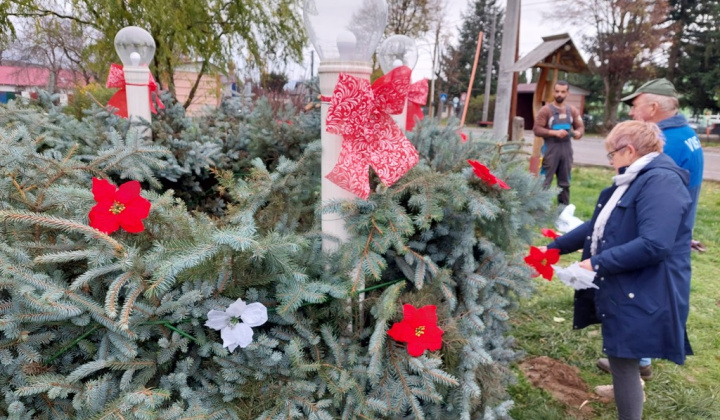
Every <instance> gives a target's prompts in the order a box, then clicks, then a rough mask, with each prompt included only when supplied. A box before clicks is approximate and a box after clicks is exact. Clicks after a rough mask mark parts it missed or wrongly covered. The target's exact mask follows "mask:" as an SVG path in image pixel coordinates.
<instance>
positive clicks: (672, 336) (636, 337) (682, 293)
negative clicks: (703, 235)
mask: <svg viewBox="0 0 720 420" xmlns="http://www.w3.org/2000/svg"><path fill="white" fill-rule="evenodd" d="M688 178H689V176H688V173H687V171H685V170H683V169H681V168H679V167H678V166H677V165H676V164H675V163H674V162H673V160H672V159H671V158H670V157H668V156H667V155H665V154H660V155H659V156H658V157H656V158H655V159H653V160H652V161H651V162H650V163H649V164H648V165H647V166H646V167H645V168H643V169H642V170H641V171H640V173H639V174H638V176H637V178H635V180H634V181H633V182H632V183H631V184H630V186H629V188H628V189H627V191H626V192H625V194H624V195H623V196H622V197H621V198H620V201H619V202H618V204H617V206H616V207H615V209H614V210H613V212H612V213H611V214H610V217H609V219H608V221H607V224H606V225H605V232H604V235H603V238H601V240H600V243H598V249H597V253H596V255H595V256H593V257H592V258H591V260H590V261H591V263H592V266H593V267H594V268H595V271H596V275H595V284H596V285H597V286H598V287H599V289H597V290H595V289H585V290H578V291H577V292H576V293H575V314H574V315H575V316H574V322H573V328H584V327H586V326H588V325H590V324H595V323H598V322H600V323H602V334H603V351H604V352H605V353H606V354H608V355H609V356H613V357H622V358H630V359H640V358H642V357H651V358H661V359H668V360H672V361H673V362H675V363H678V364H683V363H684V361H685V356H687V355H691V354H692V349H691V348H690V342H689V341H688V339H687V334H686V331H685V324H686V322H687V317H688V311H689V298H690V240H691V238H692V230H691V229H690V228H689V227H688V224H687V218H688V217H690V207H691V199H690V194H689V192H688V189H687V183H688ZM615 188H616V186H615V185H613V186H612V187H610V188H607V189H605V190H603V191H602V192H601V193H600V197H599V199H598V202H597V206H596V207H595V212H594V214H593V217H592V219H591V220H590V221H588V222H585V223H583V224H582V225H580V226H578V227H577V228H576V229H573V230H572V231H571V232H568V233H567V234H565V235H563V236H561V237H559V238H557V239H556V240H555V241H553V242H552V243H551V244H550V245H548V248H558V249H560V252H561V253H562V254H567V253H570V252H574V251H577V250H578V249H582V250H583V255H582V259H583V260H585V259H587V258H590V243H591V237H592V230H593V225H594V224H595V220H596V219H597V217H598V214H599V213H600V210H601V209H602V207H603V206H604V205H605V204H606V203H607V201H608V200H609V199H610V197H611V196H612V193H613V192H614V191H615Z"/></svg>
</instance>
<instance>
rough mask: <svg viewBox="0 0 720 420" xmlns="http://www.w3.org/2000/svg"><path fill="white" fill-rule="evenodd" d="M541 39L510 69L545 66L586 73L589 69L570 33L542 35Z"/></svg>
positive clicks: (514, 70)
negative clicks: (558, 55)
mask: <svg viewBox="0 0 720 420" xmlns="http://www.w3.org/2000/svg"><path fill="white" fill-rule="evenodd" d="M542 39H543V43H542V44H540V45H538V46H537V47H536V48H535V49H534V50H532V51H530V52H529V53H528V54H526V55H525V56H524V57H522V58H521V59H519V60H518V61H517V62H516V63H515V64H513V65H512V67H510V71H513V72H518V71H524V70H527V69H529V68H530V67H547V68H551V69H558V70H560V71H566V72H569V73H587V72H589V71H590V69H589V68H588V65H587V63H585V60H584V59H583V58H582V56H581V55H580V52H579V51H578V50H577V48H576V47H575V44H574V43H573V41H572V39H571V38H570V35H568V34H559V35H551V36H544V37H542ZM558 53H559V54H560V58H559V60H558V62H555V57H556V56H557V54H558Z"/></svg>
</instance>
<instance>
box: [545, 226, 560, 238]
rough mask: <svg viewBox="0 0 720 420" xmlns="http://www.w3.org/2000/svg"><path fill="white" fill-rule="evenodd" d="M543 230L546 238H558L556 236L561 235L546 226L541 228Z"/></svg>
mask: <svg viewBox="0 0 720 420" xmlns="http://www.w3.org/2000/svg"><path fill="white" fill-rule="evenodd" d="M541 232H542V234H543V236H544V237H546V238H550V239H556V238H559V237H560V234H559V233H557V232H555V231H554V230H552V229H547V228H544V229H543V230H541Z"/></svg>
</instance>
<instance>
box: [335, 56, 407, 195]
mask: <svg viewBox="0 0 720 420" xmlns="http://www.w3.org/2000/svg"><path fill="white" fill-rule="evenodd" d="M411 72H412V70H410V68H409V67H406V66H401V67H397V68H396V69H394V70H393V71H391V72H389V73H388V74H386V75H385V76H383V77H381V78H379V79H377V80H376V81H375V83H373V85H372V86H370V82H369V81H367V80H365V79H358V78H356V77H353V76H350V75H348V74H344V73H340V77H339V80H338V83H337V85H336V86H335V91H334V92H333V96H332V98H330V106H329V108H328V115H327V120H326V123H327V131H328V132H330V133H333V134H338V135H341V136H342V137H343V142H342V149H341V150H340V157H339V158H338V161H337V164H336V165H335V167H334V168H333V170H332V171H331V172H330V173H329V174H328V175H327V179H329V180H330V181H332V182H333V183H335V184H337V185H338V186H340V187H342V188H344V189H346V190H348V191H350V192H352V193H353V194H355V195H357V196H358V197H360V198H363V199H367V198H368V196H369V195H370V179H369V175H368V169H369V168H368V166H372V168H373V169H374V170H375V173H377V175H378V177H380V180H381V181H382V182H383V183H384V184H385V185H387V186H391V185H392V184H394V183H395V182H396V181H397V180H399V179H400V178H402V176H403V175H405V174H406V173H407V172H408V171H409V170H410V169H412V167H413V166H415V164H417V163H418V160H419V159H420V157H419V155H418V152H417V150H415V147H413V145H412V143H410V141H409V140H408V139H407V137H405V134H404V133H403V131H402V130H401V129H400V127H398V126H397V124H395V121H393V119H392V117H391V116H390V114H400V113H402V111H403V108H404V107H405V101H406V99H407V94H408V88H409V86H410V73H411Z"/></svg>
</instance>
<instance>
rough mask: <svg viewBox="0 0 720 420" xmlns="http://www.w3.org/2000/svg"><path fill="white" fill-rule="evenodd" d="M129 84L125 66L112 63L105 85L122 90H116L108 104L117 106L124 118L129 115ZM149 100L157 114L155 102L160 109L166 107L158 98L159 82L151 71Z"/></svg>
mask: <svg viewBox="0 0 720 420" xmlns="http://www.w3.org/2000/svg"><path fill="white" fill-rule="evenodd" d="M127 85H128V84H127V83H125V73H124V72H123V66H121V65H119V64H115V63H113V64H110V73H109V74H108V78H107V83H105V87H108V88H119V89H120V90H118V91H117V92H115V94H114V95H113V97H112V98H110V100H109V101H108V103H107V104H108V105H109V106H112V107H113V108H117V111H115V114H116V115H118V116H120V117H123V118H127V117H128V109H127V90H126V89H125V86H127ZM131 86H135V85H131ZM153 92H155V101H153V97H152V94H153ZM148 101H150V111H152V113H153V114H157V109H155V104H157V106H158V108H160V109H164V108H165V106H164V105H163V104H162V102H160V99H159V98H158V88H157V83H155V79H154V78H153V76H152V73H150V80H148Z"/></svg>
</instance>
